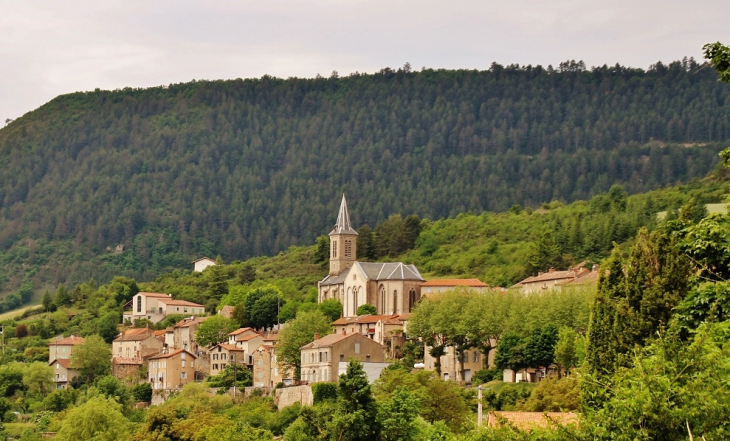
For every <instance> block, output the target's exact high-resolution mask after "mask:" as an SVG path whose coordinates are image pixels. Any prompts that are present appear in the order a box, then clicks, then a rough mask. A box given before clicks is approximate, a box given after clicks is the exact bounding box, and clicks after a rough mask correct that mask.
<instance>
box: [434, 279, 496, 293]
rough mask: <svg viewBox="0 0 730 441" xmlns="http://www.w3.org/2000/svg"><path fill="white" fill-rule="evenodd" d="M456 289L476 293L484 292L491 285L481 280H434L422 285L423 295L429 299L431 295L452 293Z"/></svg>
mask: <svg viewBox="0 0 730 441" xmlns="http://www.w3.org/2000/svg"><path fill="white" fill-rule="evenodd" d="M455 288H467V289H469V290H472V291H476V292H484V291H486V290H488V289H489V285H487V284H486V283H484V282H482V281H481V280H479V279H432V280H429V281H427V282H423V283H422V284H421V294H423V295H424V296H426V297H428V296H429V295H430V294H436V293H440V292H445V291H450V290H452V289H455Z"/></svg>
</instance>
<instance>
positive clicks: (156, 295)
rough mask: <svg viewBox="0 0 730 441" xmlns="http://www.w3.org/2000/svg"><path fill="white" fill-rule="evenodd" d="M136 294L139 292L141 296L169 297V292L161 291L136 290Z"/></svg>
mask: <svg viewBox="0 0 730 441" xmlns="http://www.w3.org/2000/svg"><path fill="white" fill-rule="evenodd" d="M137 294H141V295H142V296H143V297H160V298H162V297H167V298H170V294H165V293H162V292H138V293H137Z"/></svg>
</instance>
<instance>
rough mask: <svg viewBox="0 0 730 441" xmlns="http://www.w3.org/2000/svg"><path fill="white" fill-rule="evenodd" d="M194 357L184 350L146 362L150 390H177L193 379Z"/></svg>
mask: <svg viewBox="0 0 730 441" xmlns="http://www.w3.org/2000/svg"><path fill="white" fill-rule="evenodd" d="M195 359H196V357H195V355H193V354H192V353H190V352H188V351H186V350H184V349H178V350H177V351H173V352H168V353H163V354H158V355H155V356H152V357H150V358H149V360H148V371H149V373H148V378H149V381H150V384H151V385H152V389H179V388H181V387H183V386H184V385H186V384H188V383H190V382H191V381H193V380H194V379H195Z"/></svg>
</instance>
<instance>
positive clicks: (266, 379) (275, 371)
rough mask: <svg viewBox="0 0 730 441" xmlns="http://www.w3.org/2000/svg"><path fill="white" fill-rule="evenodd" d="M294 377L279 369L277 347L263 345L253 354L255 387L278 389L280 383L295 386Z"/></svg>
mask: <svg viewBox="0 0 730 441" xmlns="http://www.w3.org/2000/svg"><path fill="white" fill-rule="evenodd" d="M293 377H294V376H293V375H292V373H291V372H289V371H288V370H283V369H281V368H280V367H279V364H278V359H277V357H276V346H273V345H270V344H263V345H261V346H259V347H258V348H257V349H256V350H255V351H254V352H253V385H254V387H270V388H273V387H276V385H277V384H279V383H284V384H293V382H294V380H293Z"/></svg>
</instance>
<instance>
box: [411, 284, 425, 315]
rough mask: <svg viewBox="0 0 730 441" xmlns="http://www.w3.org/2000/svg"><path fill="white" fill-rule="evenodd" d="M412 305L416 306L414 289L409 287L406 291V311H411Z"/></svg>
mask: <svg viewBox="0 0 730 441" xmlns="http://www.w3.org/2000/svg"><path fill="white" fill-rule="evenodd" d="M428 289H430V288H428ZM414 306H416V290H415V289H413V288H411V290H410V292H409V293H408V312H411V311H412V310H413V307H414Z"/></svg>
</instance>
